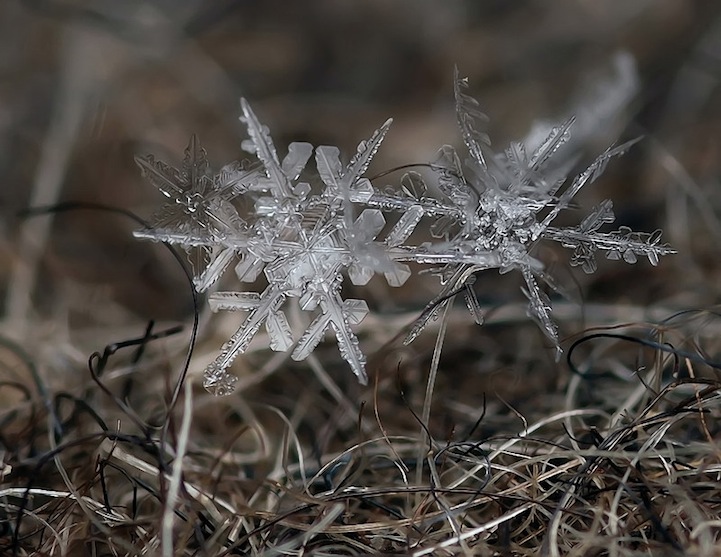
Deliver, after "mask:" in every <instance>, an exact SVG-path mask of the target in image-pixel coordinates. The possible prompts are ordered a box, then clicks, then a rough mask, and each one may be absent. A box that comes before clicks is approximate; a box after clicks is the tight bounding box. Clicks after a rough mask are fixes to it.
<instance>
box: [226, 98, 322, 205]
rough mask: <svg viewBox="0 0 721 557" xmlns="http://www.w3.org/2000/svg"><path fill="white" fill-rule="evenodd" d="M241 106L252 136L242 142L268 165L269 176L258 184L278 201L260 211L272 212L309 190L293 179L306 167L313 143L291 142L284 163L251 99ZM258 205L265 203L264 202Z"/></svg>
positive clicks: (265, 166) (264, 165)
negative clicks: (253, 107)
mask: <svg viewBox="0 0 721 557" xmlns="http://www.w3.org/2000/svg"><path fill="white" fill-rule="evenodd" d="M240 106H241V109H242V111H243V116H241V118H240V119H241V121H242V122H244V123H245V125H246V127H247V129H248V136H249V137H250V140H249V141H247V142H243V146H244V148H246V149H247V150H248V151H251V152H253V153H255V155H256V156H257V157H258V160H259V161H260V162H261V163H262V165H263V168H264V169H265V174H266V180H264V181H262V182H260V183H258V185H257V187H258V188H259V189H266V190H269V191H270V192H271V195H272V196H273V198H274V200H275V202H276V203H275V205H273V207H272V209H271V208H267V209H266V210H265V211H262V210H261V212H265V213H273V212H274V211H276V210H278V209H279V207H280V204H281V203H282V202H283V201H284V200H293V199H295V198H296V197H297V196H298V195H299V194H300V195H302V194H303V193H307V189H306V188H305V187H304V186H301V191H300V192H299V191H298V190H297V189H296V187H297V186H295V185H294V184H293V182H294V181H295V180H296V179H297V178H298V176H300V173H301V172H302V171H303V168H305V165H306V163H307V162H308V159H309V158H310V156H311V154H312V153H313V146H312V145H311V144H310V143H292V144H291V145H290V146H289V148H288V155H287V156H286V157H285V158H284V159H283V162H282V163H281V162H280V160H279V159H278V153H277V151H276V149H275V145H274V144H273V139H272V138H271V136H270V132H269V131H268V128H267V127H265V126H263V125H262V124H261V123H260V122H259V121H258V117H257V116H256V115H255V112H253V110H252V109H251V107H250V104H248V101H246V100H245V99H241V100H240ZM258 207H262V205H259V206H258Z"/></svg>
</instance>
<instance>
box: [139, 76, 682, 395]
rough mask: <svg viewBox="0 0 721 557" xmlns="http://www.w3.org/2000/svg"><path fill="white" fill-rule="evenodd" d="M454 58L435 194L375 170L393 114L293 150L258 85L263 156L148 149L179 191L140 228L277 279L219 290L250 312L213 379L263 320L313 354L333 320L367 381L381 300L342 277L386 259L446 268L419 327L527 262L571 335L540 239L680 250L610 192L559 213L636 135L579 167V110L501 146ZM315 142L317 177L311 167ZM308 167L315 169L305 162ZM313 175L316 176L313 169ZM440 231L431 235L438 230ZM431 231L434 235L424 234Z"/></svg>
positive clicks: (539, 301) (213, 304)
mask: <svg viewBox="0 0 721 557" xmlns="http://www.w3.org/2000/svg"><path fill="white" fill-rule="evenodd" d="M467 86H468V85H467V82H466V80H465V79H461V78H460V77H459V76H458V75H457V72H456V78H455V81H454V91H455V99H456V114H457V120H458V124H459V127H460V130H461V135H462V138H463V142H464V144H465V147H466V151H467V156H466V157H465V160H463V162H462V159H461V157H460V156H459V155H458V153H457V152H456V150H455V149H454V148H453V147H450V146H448V145H445V146H443V147H442V148H441V149H440V150H439V153H438V156H437V158H436V160H435V161H433V163H432V164H431V165H430V166H431V169H432V171H433V177H434V181H435V184H434V186H435V187H436V190H437V191H439V192H440V195H439V196H433V195H431V194H429V188H427V186H426V183H425V181H424V179H423V177H422V176H421V175H420V174H418V173H416V172H408V173H406V174H405V175H404V176H403V177H402V178H401V180H400V184H399V186H398V187H397V188H385V189H379V188H377V187H374V185H372V184H371V182H370V180H369V179H368V178H366V177H365V176H364V174H365V172H366V170H367V168H368V166H369V164H370V163H371V160H372V158H373V156H374V155H375V153H376V152H377V150H378V148H379V147H380V145H381V143H382V141H383V139H384V138H385V136H386V134H387V133H388V130H389V128H390V125H391V120H387V121H386V122H385V123H384V124H383V125H381V126H380V127H379V128H378V129H377V130H376V131H375V132H374V133H373V134H371V137H370V138H369V139H368V140H365V141H362V142H361V143H360V144H359V145H358V148H357V151H356V153H355V154H354V155H353V156H352V157H351V158H350V160H349V161H348V163H347V164H344V163H343V161H342V157H341V153H340V151H339V149H338V148H336V147H331V146H320V147H317V148H315V149H313V147H312V146H311V145H310V144H308V143H291V144H290V145H289V146H288V153H287V154H286V155H285V156H284V157H283V158H282V160H281V159H280V157H279V156H278V151H277V149H276V146H275V144H274V143H273V139H272V137H271V135H270V132H269V130H268V129H267V128H266V127H265V126H263V125H262V124H261V123H260V121H259V120H258V118H257V116H256V115H255V113H254V112H253V110H252V109H251V107H250V105H249V104H248V102H247V101H246V100H245V99H242V100H241V110H242V116H241V118H240V119H241V121H242V122H243V123H244V124H245V125H246V127H247V130H248V136H249V139H248V140H247V141H245V142H244V143H243V147H244V148H245V149H246V150H247V151H249V152H250V153H252V154H254V155H255V157H256V159H257V160H256V161H255V162H251V163H247V162H243V163H241V162H232V163H230V164H228V165H226V166H224V167H223V168H221V169H220V170H219V171H217V172H214V171H213V170H211V168H210V165H209V163H208V160H207V155H206V153H205V151H204V150H203V149H202V148H201V147H200V143H199V141H198V139H197V138H196V137H195V136H193V137H192V138H191V140H190V143H189V145H188V147H187V149H186V151H185V158H184V159H183V163H182V165H181V168H180V169H176V168H174V167H172V166H170V165H167V164H165V163H163V162H160V161H157V160H155V158H154V157H152V156H150V155H148V156H142V157H137V158H136V161H137V163H138V165H139V166H140V168H141V171H142V173H143V175H144V176H145V177H146V178H147V179H148V181H150V182H151V183H152V184H153V185H154V186H155V187H157V188H158V189H159V190H160V191H161V192H162V193H163V194H164V195H165V196H166V197H167V198H168V203H167V204H166V205H165V206H164V207H163V208H162V209H161V210H160V211H159V212H158V213H157V214H156V215H155V217H154V219H153V227H152V228H150V229H147V230H140V231H137V232H136V235H137V236H138V237H142V238H148V239H152V240H156V241H165V242H169V243H171V244H176V245H179V246H181V247H182V248H183V249H185V250H186V251H188V253H189V255H192V256H193V258H192V259H193V261H194V272H195V285H196V288H197V290H198V291H205V290H208V289H209V288H210V287H211V286H212V285H213V284H214V283H215V282H216V281H217V280H218V278H219V277H220V276H221V275H222V274H223V273H224V272H225V271H226V270H227V269H228V268H230V267H231V265H233V264H234V269H235V274H236V276H237V278H238V280H239V281H242V282H246V283H253V282H255V281H257V280H258V279H260V278H261V277H262V278H263V279H264V281H265V283H266V286H265V287H264V288H263V289H262V291H261V292H254V291H228V292H212V293H211V294H210V295H209V297H208V301H209V304H210V308H211V309H212V310H213V311H220V310H223V311H235V312H241V313H244V314H245V317H244V318H243V319H241V321H240V325H239V327H238V330H237V331H236V332H235V333H234V334H233V335H232V336H231V338H230V339H228V341H227V342H226V343H225V344H224V345H223V347H222V348H221V350H220V352H219V354H218V356H217V358H216V359H215V361H214V362H212V363H211V364H210V365H209V366H208V368H207V369H206V372H205V379H204V385H205V387H206V388H207V389H208V390H209V391H211V392H213V393H215V394H218V395H225V394H228V393H230V392H232V390H233V388H234V385H235V382H236V378H235V377H234V376H233V375H232V374H231V373H230V372H229V371H228V370H229V368H230V366H231V364H232V363H233V361H234V359H235V358H236V357H237V356H238V354H241V353H242V352H244V351H245V350H246V349H247V348H248V346H249V344H250V343H251V341H252V340H253V338H254V337H255V335H256V333H257V332H258V331H259V330H260V329H261V327H265V330H266V331H267V335H268V344H269V347H270V348H271V349H272V350H276V351H292V352H291V357H292V358H293V359H295V360H303V359H304V358H306V357H307V356H308V355H310V354H311V353H312V352H313V350H314V349H315V348H316V346H317V345H318V344H319V343H320V342H321V341H322V340H323V339H324V338H325V337H326V336H327V334H328V333H329V332H331V333H332V334H333V335H334V336H335V339H336V342H337V344H338V349H339V352H340V355H341V357H342V358H343V359H344V360H346V362H347V363H348V365H349V366H350V368H351V370H352V371H353V373H354V374H355V375H356V376H357V378H358V380H359V381H360V382H361V383H366V382H367V375H366V370H365V366H366V359H365V356H364V354H363V351H362V350H361V347H360V343H359V340H358V338H357V337H356V335H355V333H354V326H356V325H358V324H359V323H360V322H361V321H362V320H363V318H364V317H365V315H366V314H367V312H368V307H367V305H366V303H365V301H363V300H359V299H358V300H356V299H346V300H344V299H343V298H342V296H341V287H342V285H343V281H344V280H345V279H346V278H348V279H349V280H350V281H351V282H352V283H353V284H354V285H358V286H362V285H365V284H367V283H368V282H369V281H370V279H371V278H372V277H373V275H374V274H379V275H383V276H384V278H385V280H386V281H387V282H388V284H389V285H390V286H393V287H398V286H401V285H403V284H404V283H405V281H406V280H407V279H408V278H409V277H410V276H411V267H409V266H408V263H413V264H415V265H416V266H417V267H418V268H420V269H423V268H425V269H429V270H431V271H432V272H433V273H434V274H436V275H437V276H438V277H439V278H440V281H441V289H440V291H439V293H438V295H437V296H436V297H435V298H434V299H433V300H432V301H431V302H430V303H429V304H428V306H427V307H426V309H425V310H424V311H423V312H422V313H421V315H420V316H419V318H418V319H417V320H416V322H415V323H414V324H413V325H412V327H411V329H410V333H409V334H408V336H407V338H406V341H407V342H410V341H412V340H413V339H414V338H415V337H417V336H418V335H419V334H420V333H421V332H422V330H423V328H424V327H425V326H426V324H427V323H428V322H429V321H431V320H432V319H433V318H434V317H435V316H437V315H438V314H439V312H440V310H441V309H442V308H443V307H444V306H445V305H446V304H448V303H450V301H451V299H452V298H453V297H454V296H455V295H456V294H463V296H464V298H465V303H466V306H467V307H468V309H469V311H470V313H471V315H472V317H473V319H474V321H476V322H477V323H478V324H481V323H482V322H483V318H484V317H483V308H482V307H481V305H480V303H479V302H478V300H477V298H476V296H475V293H474V291H473V288H472V286H471V285H472V284H473V281H474V280H475V274H476V273H478V272H480V271H484V270H488V269H498V270H499V271H500V272H502V273H505V272H508V271H512V270H516V271H519V272H520V274H521V276H522V277H523V279H524V281H525V287H524V288H523V292H524V294H525V296H526V297H527V298H528V301H529V306H528V313H529V316H530V317H532V318H533V319H534V320H535V321H536V323H537V324H538V325H539V327H540V328H541V330H542V331H543V332H544V333H545V334H546V336H547V337H548V338H549V339H550V340H551V341H552V342H553V343H554V344H555V345H556V347H557V349H558V350H559V351H560V347H559V346H558V333H557V327H556V324H555V323H554V321H553V319H552V315H551V302H550V299H549V297H548V295H547V293H546V288H549V287H550V288H553V281H552V280H551V277H549V276H548V275H547V273H546V271H545V270H544V265H543V263H542V262H541V261H540V260H539V259H537V257H536V256H535V255H534V248H535V247H536V246H537V244H538V243H539V242H540V241H543V240H550V241H553V242H557V243H558V244H560V245H561V246H563V247H565V248H569V249H571V250H572V255H571V259H570V262H571V265H574V266H580V267H581V268H582V269H583V270H584V271H585V272H587V273H591V272H593V271H595V269H596V265H597V264H596V259H595V257H596V254H597V253H598V252H600V253H605V255H606V257H607V258H609V259H619V260H621V259H622V260H624V261H625V262H627V263H634V262H635V261H636V260H637V258H638V257H646V258H647V259H648V260H649V261H650V262H651V263H652V264H653V265H656V264H657V263H658V259H659V257H660V256H662V255H666V254H669V253H673V251H672V250H671V249H670V248H669V247H668V246H666V245H665V244H662V243H661V241H660V232H658V231H657V232H654V233H651V234H646V233H639V232H633V231H631V230H630V229H627V228H625V227H621V228H619V229H618V230H615V231H605V230H604V227H605V226H606V225H608V224H610V223H611V222H613V220H614V216H613V207H612V204H611V202H610V201H604V202H603V203H601V204H600V205H599V206H598V207H596V208H595V209H593V210H592V211H591V213H590V214H589V215H588V216H587V217H585V218H584V219H583V220H582V221H581V223H580V224H578V225H577V226H572V227H563V228H561V227H554V226H552V224H553V221H554V220H555V218H556V217H557V216H558V214H559V213H560V212H561V211H562V210H564V209H566V208H568V207H569V205H570V203H571V201H572V200H573V198H574V197H575V196H576V194H577V193H578V192H579V191H580V190H581V189H582V188H583V187H584V186H586V185H588V184H591V183H592V182H593V181H594V180H596V179H597V178H598V176H599V175H600V174H601V173H602V172H603V170H604V168H605V167H606V164H607V163H608V162H609V160H610V159H611V158H613V157H615V156H617V155H620V154H622V153H623V152H625V151H626V150H627V149H628V148H629V147H630V146H631V145H632V143H633V142H628V143H624V144H623V145H620V146H617V147H613V148H610V149H608V150H607V151H606V152H604V153H603V154H602V155H601V156H599V157H598V158H597V159H596V160H595V161H594V162H593V163H591V165H590V166H589V167H588V168H587V169H586V170H584V171H583V172H581V174H579V175H578V176H576V177H575V178H573V179H571V180H569V179H568V172H569V167H570V164H569V163H568V160H567V156H564V160H555V157H556V155H557V153H559V152H560V151H561V149H560V147H561V146H563V145H564V144H565V143H566V142H568V140H569V137H570V133H571V131H572V127H573V119H570V120H568V121H566V122H563V123H561V124H559V125H557V126H553V127H551V128H550V132H549V133H548V135H547V137H545V139H544V140H542V141H536V142H535V144H536V146H535V147H534V148H532V149H528V148H527V147H526V146H525V145H524V144H523V143H520V142H513V143H511V144H510V145H509V146H508V147H507V148H506V149H505V150H503V151H500V152H495V151H493V150H492V149H491V141H490V138H489V136H488V135H487V134H486V133H485V131H484V128H483V125H484V123H485V121H486V120H487V118H486V117H485V115H484V114H483V113H482V112H481V111H480V109H479V105H478V102H477V101H476V100H475V99H473V98H472V97H471V96H469V95H468V94H467V92H466V90H467ZM313 154H315V157H314V159H315V177H314V176H313V173H312V172H311V171H309V170H308V169H307V168H306V167H307V166H308V163H309V161H310V159H311V157H312V156H313ZM303 175H308V181H307V182H306V181H302V180H301V176H303ZM311 183H312V184H316V186H311V185H310V184H311ZM419 230H421V231H423V230H425V231H427V232H428V234H429V235H430V237H431V238H433V240H432V241H430V242H429V241H427V240H428V237H427V235H426V234H423V233H417V231H419ZM416 236H419V237H420V236H422V237H423V240H424V241H422V242H420V243H419V242H417V241H416V242H414V241H413V238H415V237H416ZM291 300H296V301H297V303H298V305H299V307H300V309H301V310H303V311H307V312H311V313H312V317H311V318H310V319H309V324H308V326H307V328H306V329H305V331H304V332H302V333H301V334H300V335H296V334H294V331H293V330H292V329H291V327H290V325H289V323H288V320H287V318H286V315H285V312H284V308H285V307H286V305H287V304H288V303H289V301H291Z"/></svg>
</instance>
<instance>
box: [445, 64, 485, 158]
mask: <svg viewBox="0 0 721 557" xmlns="http://www.w3.org/2000/svg"><path fill="white" fill-rule="evenodd" d="M453 77H454V79H453V91H454V93H455V97H456V117H457V119H458V126H459V127H460V128H461V133H462V134H463V142H464V143H465V144H466V147H467V148H468V152H469V153H470V155H471V157H473V160H474V161H475V162H476V163H478V164H479V165H480V166H481V167H482V168H485V167H486V164H487V163H486V156H485V155H484V153H483V151H484V149H485V147H487V146H490V144H491V139H490V137H488V134H486V133H484V132H481V131H480V130H478V129H477V126H478V121H479V120H480V121H487V120H488V117H487V116H486V115H485V114H484V113H483V112H481V110H480V105H479V103H478V101H477V100H476V99H474V98H473V97H471V96H470V95H467V94H466V93H465V90H466V89H468V78H465V77H460V75H459V73H458V68H456V69H455V72H454V76H453Z"/></svg>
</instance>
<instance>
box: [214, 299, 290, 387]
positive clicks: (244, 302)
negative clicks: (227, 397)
mask: <svg viewBox="0 0 721 557" xmlns="http://www.w3.org/2000/svg"><path fill="white" fill-rule="evenodd" d="M285 297H286V296H285V293H284V292H283V291H282V290H281V289H280V288H278V287H277V286H274V285H270V286H268V288H266V289H265V291H264V292H263V293H262V294H257V293H255V292H217V293H215V294H211V296H210V297H209V299H208V302H209V304H210V308H211V309H212V310H213V311H219V310H230V311H249V312H250V313H249V314H248V317H247V318H246V319H245V321H243V324H242V325H241V326H240V327H239V328H238V330H237V331H236V332H235V333H234V334H233V336H231V337H230V339H229V340H228V342H226V343H225V344H224V345H223V347H222V348H221V350H220V354H218V356H217V357H216V359H215V361H214V362H213V363H211V364H210V365H209V366H208V367H207V369H206V370H205V374H204V382H203V385H204V386H205V388H206V389H208V391H210V392H212V393H214V394H217V395H223V394H228V393H229V392H232V391H233V388H234V385H235V383H236V381H237V380H238V379H237V377H235V376H234V375H232V374H230V373H229V372H228V368H229V367H230V365H231V364H232V363H233V361H234V360H235V358H236V357H237V356H238V355H239V354H241V353H243V352H245V351H246V350H247V348H248V345H250V341H251V340H253V337H254V336H255V334H256V333H257V332H258V329H260V327H261V325H263V323H266V328H267V330H268V333H269V335H270V338H271V343H270V345H271V348H275V349H279V350H287V349H288V347H289V346H290V345H291V344H292V338H291V335H290V327H289V326H288V322H287V320H286V318H285V315H283V313H282V312H281V311H280V307H281V306H282V305H283V302H284V301H285Z"/></svg>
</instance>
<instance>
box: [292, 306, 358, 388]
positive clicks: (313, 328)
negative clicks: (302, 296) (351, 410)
mask: <svg viewBox="0 0 721 557" xmlns="http://www.w3.org/2000/svg"><path fill="white" fill-rule="evenodd" d="M320 308H321V314H320V315H318V317H316V318H315V320H314V321H313V322H312V323H311V324H310V326H309V327H308V329H307V330H306V332H305V333H304V334H303V335H302V336H301V338H300V340H299V341H298V344H297V345H296V347H295V350H293V353H292V355H291V357H292V358H293V359H294V360H304V359H305V358H307V357H308V356H310V354H311V353H312V352H313V350H314V349H315V347H316V346H317V345H318V343H319V342H320V341H321V340H322V339H323V337H324V335H325V332H326V330H327V329H328V328H332V329H333V331H334V332H335V336H336V339H337V342H338V349H339V350H340V354H341V357H342V358H343V359H344V360H345V361H346V362H348V365H349V366H350V368H351V370H353V373H354V374H355V375H356V377H357V378H358V381H359V382H360V383H361V384H363V385H366V384H367V383H368V375H367V374H366V371H365V365H366V358H365V355H364V354H363V352H362V351H361V349H360V343H359V342H358V338H357V337H356V335H355V333H354V332H353V330H352V329H351V326H352V325H358V324H359V323H360V322H361V321H363V318H364V317H365V316H366V314H367V313H368V305H367V304H366V302H365V300H342V299H341V297H340V294H338V293H337V292H332V293H328V294H324V295H323V296H322V297H321V300H320Z"/></svg>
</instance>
